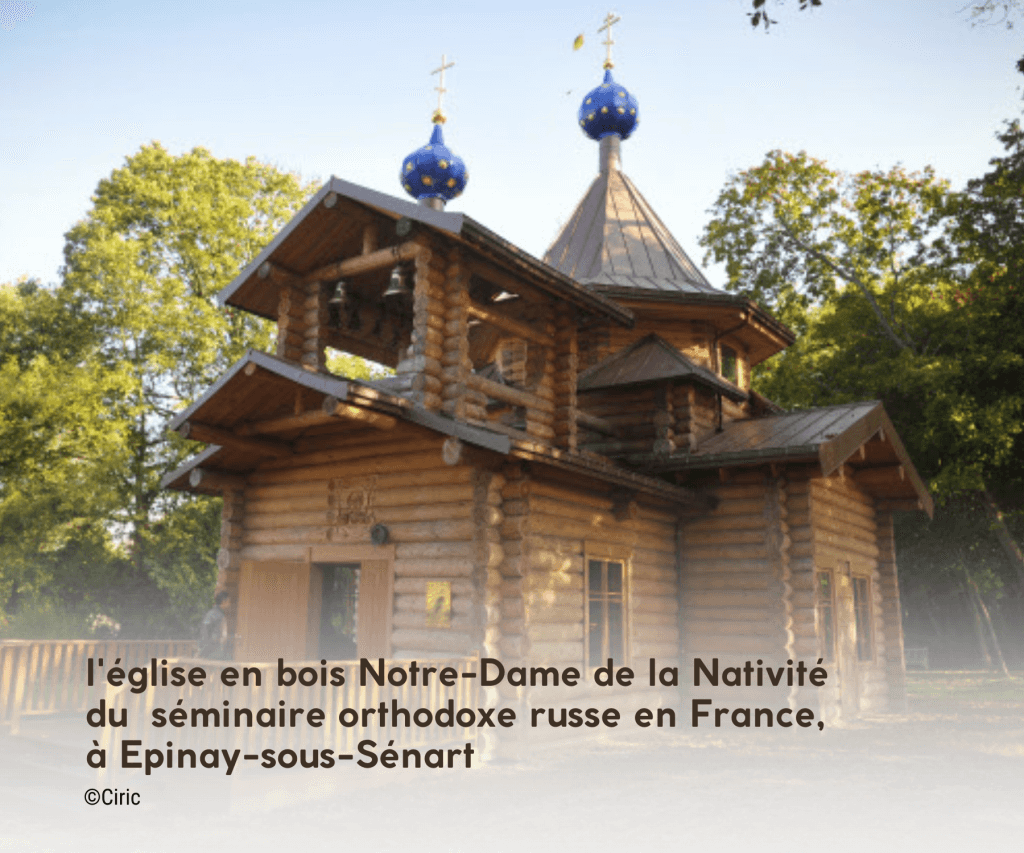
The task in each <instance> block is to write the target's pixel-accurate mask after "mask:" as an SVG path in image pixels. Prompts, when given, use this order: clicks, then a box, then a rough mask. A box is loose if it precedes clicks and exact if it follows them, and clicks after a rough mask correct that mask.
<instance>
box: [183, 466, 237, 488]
mask: <svg viewBox="0 0 1024 853" xmlns="http://www.w3.org/2000/svg"><path fill="white" fill-rule="evenodd" d="M188 484H189V485H190V486H191V487H192V488H193V489H198V488H199V487H200V486H202V488H204V489H209V490H212V491H216V492H229V491H233V490H238V491H240V490H242V489H244V488H245V477H242V476H240V475H238V474H227V473H225V472H224V471H210V470H209V469H206V468H193V469H192V471H191V472H190V473H189V475H188Z"/></svg>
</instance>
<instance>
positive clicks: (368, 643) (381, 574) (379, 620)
mask: <svg viewBox="0 0 1024 853" xmlns="http://www.w3.org/2000/svg"><path fill="white" fill-rule="evenodd" d="M393 590H394V581H393V577H392V571H391V562H390V561H389V560H363V561H362V562H361V563H360V566H359V602H358V605H357V607H358V610H357V612H358V618H359V623H358V627H357V648H358V654H359V657H361V658H369V659H370V660H373V659H374V658H387V657H390V656H391V610H392V606H393V604H392V599H393Z"/></svg>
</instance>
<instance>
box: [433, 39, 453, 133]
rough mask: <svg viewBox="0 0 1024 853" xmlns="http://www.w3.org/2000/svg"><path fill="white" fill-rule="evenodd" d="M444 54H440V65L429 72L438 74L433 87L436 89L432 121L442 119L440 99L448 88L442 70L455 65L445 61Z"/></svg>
mask: <svg viewBox="0 0 1024 853" xmlns="http://www.w3.org/2000/svg"><path fill="white" fill-rule="evenodd" d="M446 58H447V57H445V55H444V54H443V53H442V54H441V67H440V68H435V69H434V70H433V71H431V72H430V73H431V74H439V75H440V77H439V78H438V81H437V85H436V86H435V87H434V88H435V89H436V90H437V111H436V112H435V113H434V121H441V122H443V121H444V113H443V112H442V111H441V99H442V98H443V97H444V93H445V92H447V91H448V90H447V89H446V88H445V87H444V72H445V71H446V70H447V69H449V68H451V67H452V66H454V65H455V63H454V62H448V63H445V59H446Z"/></svg>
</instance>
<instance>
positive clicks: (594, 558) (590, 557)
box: [583, 543, 632, 675]
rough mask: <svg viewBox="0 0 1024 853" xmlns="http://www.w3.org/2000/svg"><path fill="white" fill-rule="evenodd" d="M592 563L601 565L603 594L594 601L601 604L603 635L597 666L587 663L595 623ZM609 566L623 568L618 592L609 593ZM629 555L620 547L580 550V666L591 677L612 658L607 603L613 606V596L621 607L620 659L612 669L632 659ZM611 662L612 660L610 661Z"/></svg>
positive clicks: (591, 546) (591, 545) (588, 547)
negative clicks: (581, 654) (581, 637)
mask: <svg viewBox="0 0 1024 853" xmlns="http://www.w3.org/2000/svg"><path fill="white" fill-rule="evenodd" d="M591 563H600V564H601V571H602V591H601V593H599V595H598V597H597V598H596V600H599V601H601V602H602V604H603V607H602V610H603V613H602V620H601V625H600V630H601V632H602V639H601V660H600V662H599V663H597V664H594V663H591V662H590V637H591V633H592V632H593V630H594V624H595V623H592V622H591V618H590V605H591V602H592V601H593V600H595V599H594V598H593V597H592V595H591V589H590V577H591V571H592V567H591ZM609 563H618V564H619V565H620V566H621V567H622V590H621V592H618V593H614V592H612V593H610V592H608V589H607V587H608V571H607V567H608V564H609ZM630 563H631V555H630V554H629V553H628V552H627V551H625V550H623V549H619V548H609V547H608V546H603V545H601V544H596V543H587V544H586V546H585V547H584V551H583V665H584V668H585V671H586V672H587V673H588V675H589V674H592V673H593V671H594V670H595V669H596V668H597V667H599V666H607V664H608V658H609V657H613V656H612V655H611V654H610V651H611V637H610V634H609V629H610V627H611V626H610V621H611V620H610V619H609V608H608V604H610V603H613V602H614V600H615V598H614V597H615V596H618V598H619V603H620V604H621V608H622V609H621V613H622V659H621V660H615V666H616V667H619V666H628V665H629V664H630V661H631V660H632V649H631V642H630V634H631V622H632V620H631V619H630V610H631V606H630V593H629V590H630V583H629V577H630V573H631V569H630ZM613 659H614V658H613Z"/></svg>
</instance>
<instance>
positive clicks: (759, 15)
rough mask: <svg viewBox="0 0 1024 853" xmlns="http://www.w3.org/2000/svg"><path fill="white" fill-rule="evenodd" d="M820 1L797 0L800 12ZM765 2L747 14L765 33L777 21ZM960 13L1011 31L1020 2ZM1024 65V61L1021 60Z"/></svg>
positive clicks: (995, 0)
mask: <svg viewBox="0 0 1024 853" xmlns="http://www.w3.org/2000/svg"><path fill="white" fill-rule="evenodd" d="M783 2H784V0H775V5H777V6H779V5H782V3H783ZM821 3H822V0H799V8H800V10H801V11H804V10H807V9H813V8H814V7H815V6H821ZM767 6H768V4H767V0H751V2H750V7H751V9H752V11H750V12H747V17H748V18H749V19H750V25H751V26H752V27H759V26H760V27H764V29H765V32H767V31H768V30H769V29H771V26H772V24H777V23H778V21H776V20H774V19H772V18H770V17H768V8H767ZM960 11H967V12H969V17H970V20H971V22H972V23H978V24H999V25H1005V26H1006V28H1007V29H1012V28H1013V25H1014V22H1015V21H1016V20H1017V18H1018V16H1019V15H1020V14H1021V11H1022V2H1021V0H983V2H981V3H970V4H968V5H967V6H963V7H960ZM1021 62H1022V63H1024V59H1022V60H1021Z"/></svg>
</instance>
